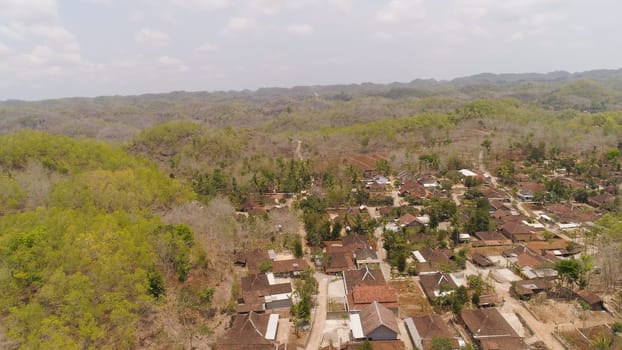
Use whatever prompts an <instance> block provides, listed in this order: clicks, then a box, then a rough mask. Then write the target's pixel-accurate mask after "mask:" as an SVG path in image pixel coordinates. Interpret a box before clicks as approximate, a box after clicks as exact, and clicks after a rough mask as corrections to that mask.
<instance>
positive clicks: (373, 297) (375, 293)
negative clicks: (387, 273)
mask: <svg viewBox="0 0 622 350" xmlns="http://www.w3.org/2000/svg"><path fill="white" fill-rule="evenodd" d="M347 301H348V304H347V307H348V311H350V312H359V311H361V310H363V309H364V308H366V307H367V306H369V305H370V304H372V303H373V302H378V303H380V304H382V305H383V306H385V307H387V308H388V309H390V310H391V311H393V312H394V313H395V314H397V311H398V304H397V291H396V290H395V289H393V288H391V287H389V286H388V285H358V286H355V287H353V288H351V289H350V290H349V291H348V300H347Z"/></svg>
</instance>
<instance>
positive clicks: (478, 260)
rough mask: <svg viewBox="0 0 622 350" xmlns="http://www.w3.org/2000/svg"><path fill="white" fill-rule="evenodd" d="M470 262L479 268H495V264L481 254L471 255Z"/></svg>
mask: <svg viewBox="0 0 622 350" xmlns="http://www.w3.org/2000/svg"><path fill="white" fill-rule="evenodd" d="M471 260H472V261H473V263H474V264H475V265H477V266H479V267H492V266H495V263H494V262H492V261H491V260H490V259H488V258H487V257H485V256H484V255H482V254H479V253H474V254H473V255H471Z"/></svg>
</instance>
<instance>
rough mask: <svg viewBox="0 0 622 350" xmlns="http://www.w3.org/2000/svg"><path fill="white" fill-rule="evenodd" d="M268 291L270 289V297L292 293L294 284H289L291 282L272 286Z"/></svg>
mask: <svg viewBox="0 0 622 350" xmlns="http://www.w3.org/2000/svg"><path fill="white" fill-rule="evenodd" d="M268 289H269V292H270V295H275V294H285V293H291V292H292V284H291V283H289V282H287V283H279V284H272V285H270V287H269V288H268Z"/></svg>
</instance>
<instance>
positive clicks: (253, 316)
mask: <svg viewBox="0 0 622 350" xmlns="http://www.w3.org/2000/svg"><path fill="white" fill-rule="evenodd" d="M278 325H279V315H278V314H269V315H268V314H257V313H255V312H250V313H248V314H244V315H236V316H234V319H233V324H232V326H231V328H229V329H228V330H227V331H226V333H225V334H224V335H223V336H222V337H221V338H219V339H218V340H217V341H216V345H215V346H214V350H248V349H252V350H275V349H276V350H281V349H283V350H284V349H287V344H279V343H278V342H277V341H276V335H277V331H278Z"/></svg>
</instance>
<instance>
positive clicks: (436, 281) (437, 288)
mask: <svg viewBox="0 0 622 350" xmlns="http://www.w3.org/2000/svg"><path fill="white" fill-rule="evenodd" d="M419 284H420V285H421V288H422V289H423V292H424V293H425V295H426V296H427V297H428V299H429V300H430V301H434V300H435V299H436V298H438V297H440V296H446V295H448V294H451V293H453V291H454V289H456V288H457V287H458V286H457V284H456V282H455V281H454V280H453V278H451V276H450V275H449V274H446V273H442V272H436V273H433V274H426V275H421V276H419Z"/></svg>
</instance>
